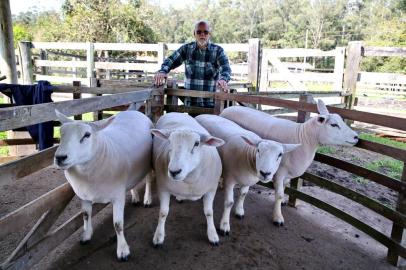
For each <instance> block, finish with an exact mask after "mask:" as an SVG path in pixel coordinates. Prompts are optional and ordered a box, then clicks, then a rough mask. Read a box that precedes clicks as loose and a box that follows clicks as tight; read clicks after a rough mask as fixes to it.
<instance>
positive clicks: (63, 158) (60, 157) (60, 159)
mask: <svg viewBox="0 0 406 270" xmlns="http://www.w3.org/2000/svg"><path fill="white" fill-rule="evenodd" d="M67 158H68V156H67V155H60V156H55V160H56V162H57V163H58V164H61V163H62V162H63V161H65V160H66V159H67Z"/></svg>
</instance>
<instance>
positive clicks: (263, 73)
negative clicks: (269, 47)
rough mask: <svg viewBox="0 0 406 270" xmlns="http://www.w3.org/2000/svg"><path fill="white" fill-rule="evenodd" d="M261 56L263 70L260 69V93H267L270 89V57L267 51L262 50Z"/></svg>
mask: <svg viewBox="0 0 406 270" xmlns="http://www.w3.org/2000/svg"><path fill="white" fill-rule="evenodd" d="M261 52H262V56H261V69H260V82H259V89H260V91H266V89H267V88H268V60H269V59H268V55H267V52H266V49H262V50H261Z"/></svg>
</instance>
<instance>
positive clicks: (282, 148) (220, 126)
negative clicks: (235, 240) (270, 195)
mask: <svg viewBox="0 0 406 270" xmlns="http://www.w3.org/2000/svg"><path fill="white" fill-rule="evenodd" d="M196 120H197V121H198V122H199V124H201V125H202V126H203V127H204V128H205V129H207V131H209V133H210V134H211V135H213V136H216V137H218V138H220V139H223V140H224V141H225V144H224V145H223V146H221V147H219V148H218V150H219V153H220V157H221V162H222V164H223V179H224V180H223V181H224V182H223V183H224V185H225V194H224V211H223V216H222V219H221V222H220V231H221V232H222V234H223V235H228V234H229V232H230V212H231V208H232V206H233V204H234V194H233V189H234V186H235V185H236V184H238V185H239V186H240V195H239V197H238V200H237V205H236V208H235V215H236V217H237V218H239V219H242V218H243V217H244V200H245V197H246V195H247V193H248V190H249V188H250V186H252V185H255V184H256V183H258V181H261V182H264V183H267V182H269V181H271V180H272V178H273V175H274V173H275V172H276V170H277V169H278V167H279V164H280V162H281V160H282V157H283V154H285V153H288V152H290V151H292V150H294V149H296V148H297V147H298V146H299V145H298V144H282V143H278V142H275V141H271V140H263V139H261V138H260V137H259V136H258V135H256V134H255V133H253V132H251V131H248V130H246V129H243V128H242V127H240V126H239V125H237V124H236V123H234V122H232V121H230V120H228V119H226V118H223V117H220V116H216V115H208V114H205V115H199V116H197V117H196Z"/></svg>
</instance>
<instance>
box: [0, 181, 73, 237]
mask: <svg viewBox="0 0 406 270" xmlns="http://www.w3.org/2000/svg"><path fill="white" fill-rule="evenodd" d="M74 195H75V194H74V192H73V189H72V188H71V186H70V185H69V183H65V184H63V185H60V186H59V187H57V188H55V189H53V190H51V191H49V192H47V193H45V194H44V195H42V196H41V197H39V198H37V199H35V200H33V201H31V202H29V203H28V204H26V205H24V206H22V207H20V208H18V209H17V210H15V211H13V212H11V213H9V214H7V215H6V216H4V217H2V218H1V219H0V228H1V229H0V237H4V236H5V235H7V234H9V233H13V232H15V231H16V229H18V228H23V227H24V226H26V225H28V224H30V223H31V222H32V221H33V220H35V219H38V218H40V217H41V215H42V214H43V213H45V212H46V211H48V210H50V209H52V208H54V207H55V208H58V207H60V206H61V205H66V203H67V202H69V201H70V200H71V199H72V198H73V196H74Z"/></svg>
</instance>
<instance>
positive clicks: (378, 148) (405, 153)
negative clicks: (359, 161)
mask: <svg viewBox="0 0 406 270" xmlns="http://www.w3.org/2000/svg"><path fill="white" fill-rule="evenodd" d="M356 147H359V148H362V149H366V150H369V151H373V152H375V153H380V154H382V155H386V156H389V157H392V158H394V159H397V160H400V161H403V162H406V150H404V149H400V148H396V147H392V146H388V145H384V144H380V143H376V142H371V141H367V140H363V139H360V140H359V141H358V143H357V145H356Z"/></svg>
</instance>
